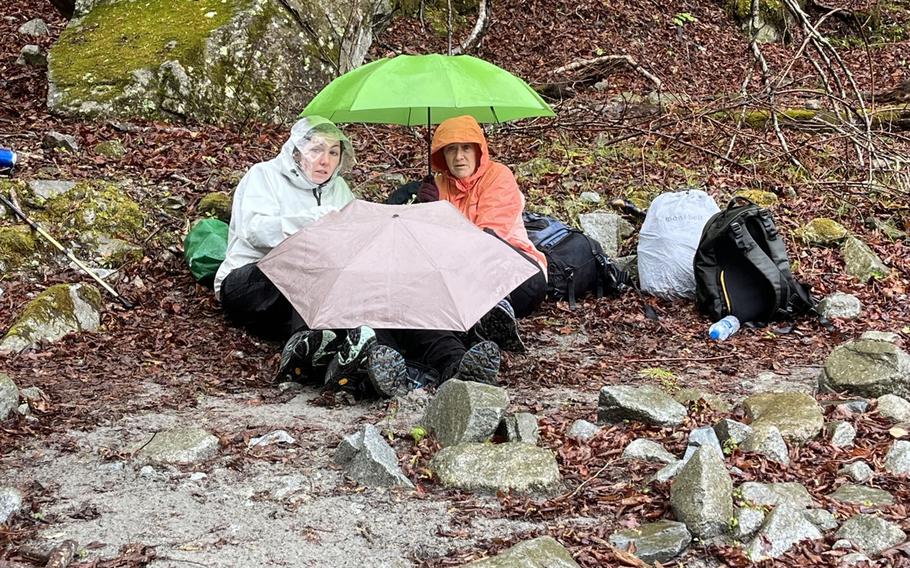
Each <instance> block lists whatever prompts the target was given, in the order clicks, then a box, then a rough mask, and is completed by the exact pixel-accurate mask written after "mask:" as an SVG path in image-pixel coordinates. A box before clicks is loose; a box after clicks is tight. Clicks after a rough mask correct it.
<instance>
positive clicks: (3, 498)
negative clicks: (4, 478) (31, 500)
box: [0, 487, 22, 525]
mask: <svg viewBox="0 0 910 568" xmlns="http://www.w3.org/2000/svg"><path fill="white" fill-rule="evenodd" d="M21 509H22V493H20V492H19V490H17V489H14V488H12V487H0V525H2V524H4V523H6V522H7V521H8V520H9V519H10V517H12V516H13V515H15V514H16V513H18V512H19V511H20V510H21Z"/></svg>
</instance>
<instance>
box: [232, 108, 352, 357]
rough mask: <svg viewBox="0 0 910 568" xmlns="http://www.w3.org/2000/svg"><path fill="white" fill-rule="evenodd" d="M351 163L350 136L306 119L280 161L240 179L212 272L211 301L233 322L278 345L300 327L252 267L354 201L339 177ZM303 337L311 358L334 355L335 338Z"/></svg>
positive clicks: (296, 127)
mask: <svg viewBox="0 0 910 568" xmlns="http://www.w3.org/2000/svg"><path fill="white" fill-rule="evenodd" d="M353 164H354V148H353V147H352V145H351V142H350V141H349V140H348V139H347V137H345V136H344V134H342V132H341V131H340V130H339V129H338V128H337V127H336V126H335V125H334V124H332V123H331V122H329V121H328V120H326V119H324V118H322V117H318V116H311V117H307V118H304V119H301V120H299V121H298V122H297V123H296V124H294V126H293V127H292V128H291V135H290V137H289V138H288V140H287V142H285V143H284V146H283V147H282V148H281V153H279V154H278V156H276V157H275V158H272V159H271V160H269V161H267V162H261V163H258V164H255V165H253V167H251V168H250V170H249V171H248V172H247V173H246V175H245V176H243V179H241V180H240V184H239V185H238V186H237V191H236V192H235V193H234V204H233V207H232V210H231V225H230V229H229V231H228V246H227V251H226V253H225V257H224V262H223V263H222V264H221V267H220V268H219V269H218V273H217V274H216V275H215V296H216V297H217V298H218V299H219V300H221V304H222V307H223V308H224V311H225V313H226V314H227V316H228V317H229V318H230V319H231V320H233V321H234V322H236V323H238V324H239V325H242V326H244V327H246V328H248V329H249V330H250V331H251V332H253V333H255V334H257V335H261V336H264V337H269V338H274V339H280V340H286V339H288V338H289V337H290V336H291V335H292V334H294V333H295V332H296V331H298V330H301V329H303V328H304V327H305V324H304V322H303V320H302V319H301V317H300V315H299V314H297V312H296V310H294V309H293V308H292V307H291V304H290V303H289V302H288V301H287V299H286V298H285V297H284V296H283V295H282V294H281V292H279V291H278V289H277V288H276V287H275V285H274V284H272V282H271V281H270V280H269V279H268V278H267V277H266V276H265V274H263V272H262V271H261V270H260V269H259V268H258V267H257V266H256V262H257V261H259V259H261V258H262V257H264V256H265V255H266V254H268V253H269V252H270V251H271V250H272V249H273V248H275V247H276V246H278V244H279V243H281V242H282V241H284V239H286V238H288V237H290V236H291V235H293V234H294V233H296V232H297V231H298V230H300V229H301V228H303V227H304V226H306V225H308V224H309V223H312V222H313V221H315V220H316V219H319V218H320V217H322V216H323V215H325V214H326V213H328V212H330V211H337V210H338V209H341V208H342V207H344V206H345V205H347V204H348V203H349V202H350V201H352V200H353V199H354V195H353V194H352V193H351V190H350V188H349V187H348V184H347V183H346V182H345V181H344V179H343V178H342V177H341V173H342V172H344V171H347V170H349V169H350V168H351V166H352V165H353ZM295 337H296V336H295ZM307 337H308V341H309V342H310V343H311V347H312V351H313V352H311V353H310V359H313V358H314V357H317V356H321V357H323V358H331V350H329V349H327V347H328V344H329V343H332V342H334V340H336V337H335V334H334V333H332V332H326V333H314V334H309V335H308V336H307ZM289 347H292V346H289ZM301 347H306V346H301ZM286 351H287V349H286ZM317 351H319V352H318V353H317ZM316 362H318V361H316ZM322 363H325V361H322ZM282 370H286V369H282ZM296 371H297V372H296V374H297V375H300V374H301V373H302V370H301V369H299V368H297V369H296Z"/></svg>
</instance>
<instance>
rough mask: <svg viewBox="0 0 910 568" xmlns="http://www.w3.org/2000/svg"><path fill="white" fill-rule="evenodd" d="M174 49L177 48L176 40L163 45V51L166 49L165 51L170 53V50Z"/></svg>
mask: <svg viewBox="0 0 910 568" xmlns="http://www.w3.org/2000/svg"><path fill="white" fill-rule="evenodd" d="M176 47H177V40H176V39H172V40H171V41H169V42H167V43H166V44H164V49H166V50H168V51H172V50H174V49H175V48H176Z"/></svg>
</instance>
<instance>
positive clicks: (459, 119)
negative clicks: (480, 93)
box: [430, 115, 490, 186]
mask: <svg viewBox="0 0 910 568" xmlns="http://www.w3.org/2000/svg"><path fill="white" fill-rule="evenodd" d="M466 142H469V143H472V144H477V146H478V147H479V148H480V155H479V156H478V158H477V171H475V172H474V173H473V174H472V175H471V176H470V177H468V178H466V179H464V180H463V183H464V184H465V185H467V186H470V185H473V181H474V180H475V179H477V178H478V177H481V176H483V174H484V172H485V171H486V170H487V168H489V166H490V150H489V148H488V147H487V138H486V137H485V136H484V135H483V130H481V129H480V125H479V124H477V121H476V120H474V117H473V116H468V115H465V116H456V117H455V118H450V119H448V120H445V121H443V122H442V123H441V124H440V125H439V126H437V127H436V133H435V134H433V144H432V145H431V146H430V154H431V155H432V158H431V160H430V163H431V164H432V166H433V169H434V170H436V171H437V172H440V173H442V174H446V175H450V172H449V166H448V165H447V164H446V157H445V154H444V153H443V152H442V149H443V148H445V147H446V146H448V145H449V144H464V143H466Z"/></svg>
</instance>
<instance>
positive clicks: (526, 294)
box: [509, 251, 547, 318]
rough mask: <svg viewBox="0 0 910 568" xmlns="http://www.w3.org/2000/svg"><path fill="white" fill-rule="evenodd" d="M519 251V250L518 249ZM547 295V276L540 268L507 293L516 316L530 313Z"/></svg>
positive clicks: (524, 315) (520, 316) (521, 316)
mask: <svg viewBox="0 0 910 568" xmlns="http://www.w3.org/2000/svg"><path fill="white" fill-rule="evenodd" d="M519 252H520V251H519ZM546 297H547V278H546V277H545V276H544V274H543V271H542V270H538V271H537V274H535V275H534V276H532V277H530V278H528V279H527V280H525V281H524V282H522V283H521V285H520V286H519V287H518V288H515V289H514V290H512V292H511V293H510V294H509V303H510V304H512V309H514V310H515V317H516V318H523V317H527V316H529V315H531V314H532V313H533V312H534V310H536V309H537V308H538V307H539V306H540V304H541V303H542V302H543V301H544V300H545V299H546Z"/></svg>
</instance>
